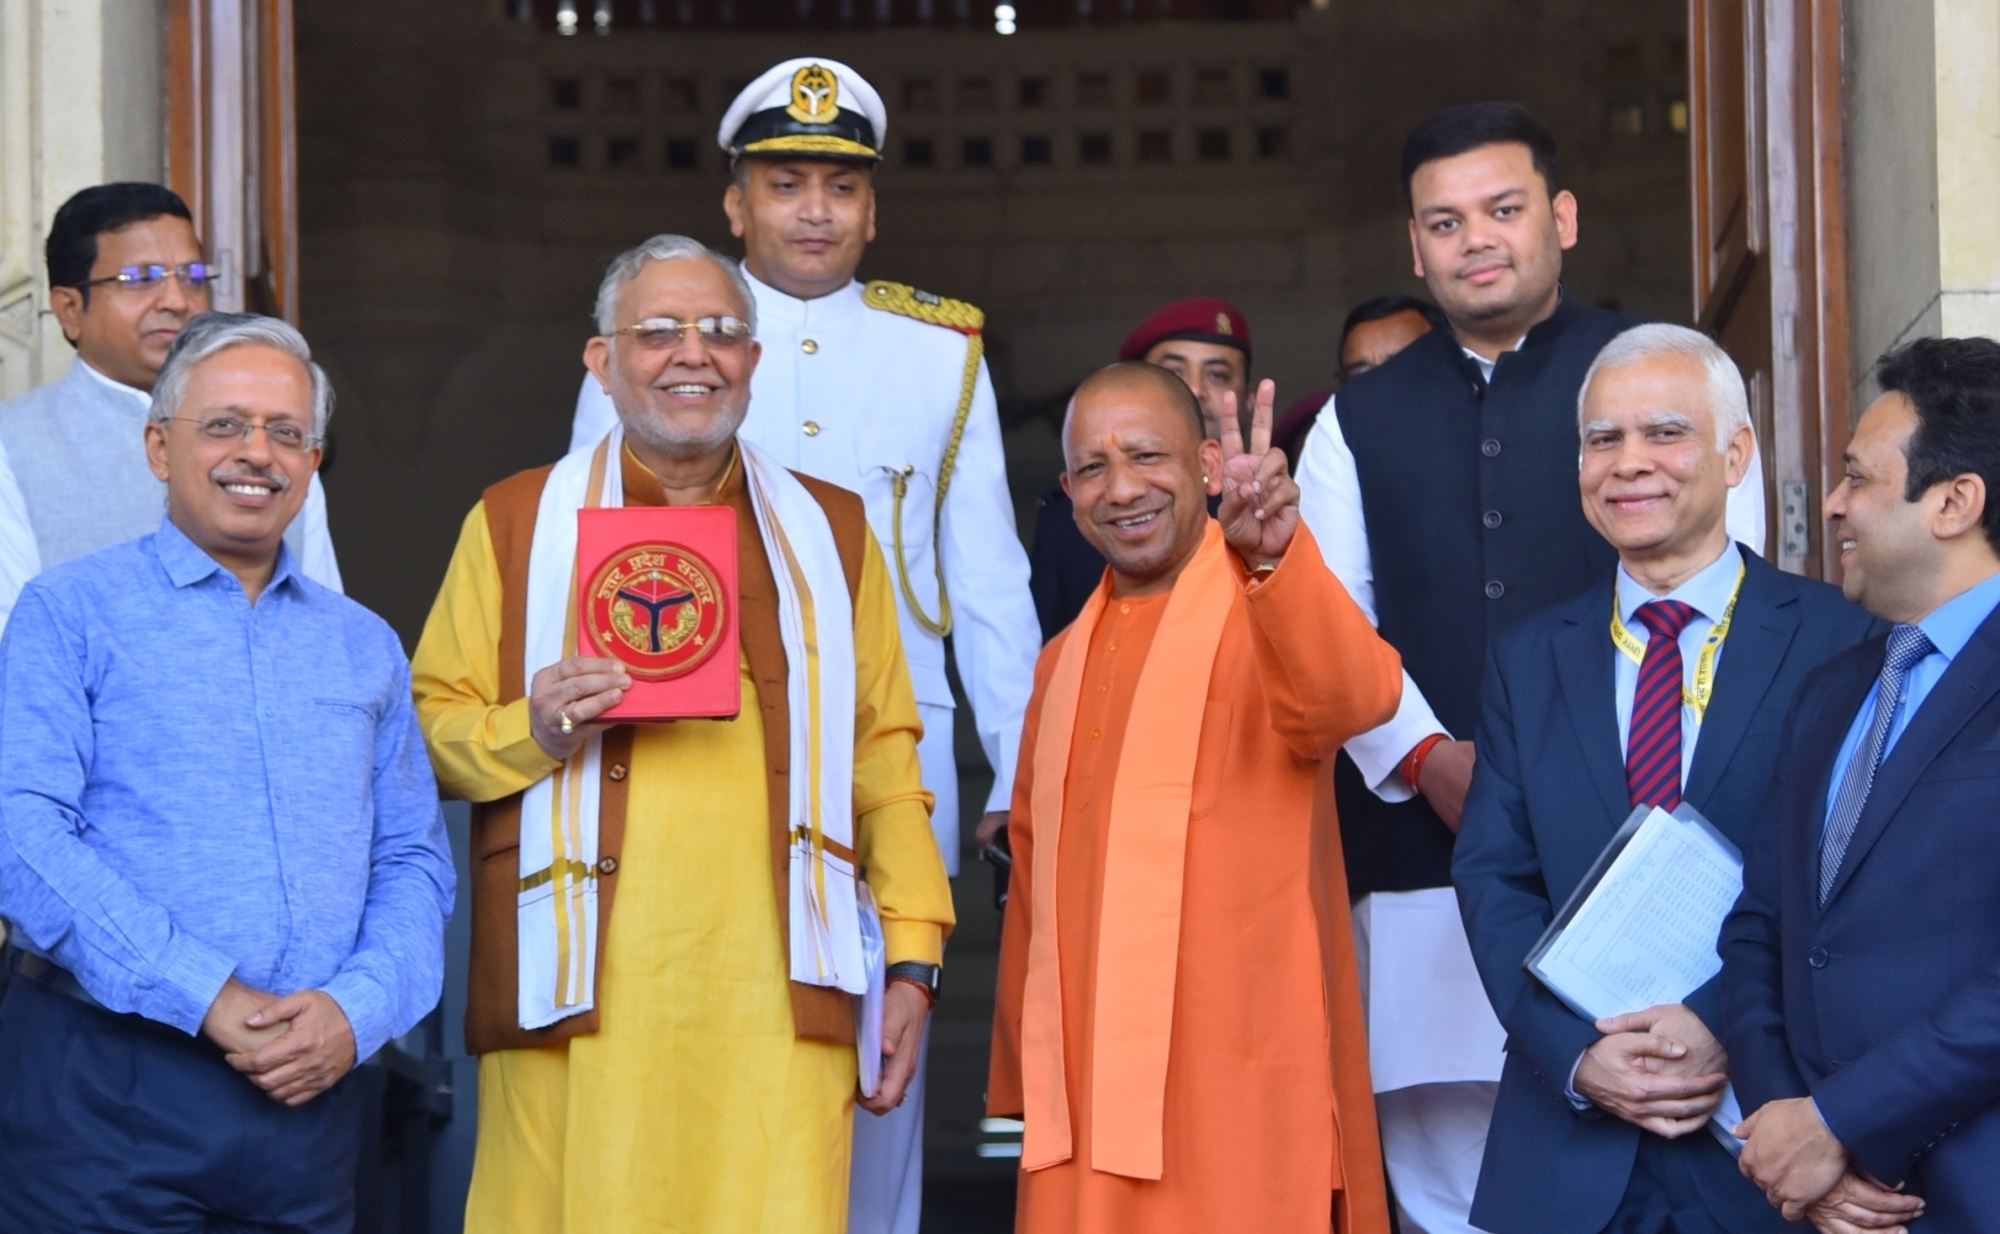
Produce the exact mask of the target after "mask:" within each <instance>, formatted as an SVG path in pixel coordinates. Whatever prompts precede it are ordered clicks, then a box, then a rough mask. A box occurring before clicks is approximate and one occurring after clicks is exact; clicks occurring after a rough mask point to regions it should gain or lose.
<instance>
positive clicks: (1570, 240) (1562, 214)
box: [1550, 189, 1577, 249]
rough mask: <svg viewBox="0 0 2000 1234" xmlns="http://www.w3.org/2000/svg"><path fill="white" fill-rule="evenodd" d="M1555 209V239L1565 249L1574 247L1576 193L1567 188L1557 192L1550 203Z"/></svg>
mask: <svg viewBox="0 0 2000 1234" xmlns="http://www.w3.org/2000/svg"><path fill="white" fill-rule="evenodd" d="M1550 204H1551V205H1552V206H1553V207H1554V209H1555V216H1556V240H1557V242H1558V243H1559V244H1561V245H1562V247H1564V248H1566V249H1570V248H1575V247H1576V235H1577V227H1576V195H1575V194H1573V193H1571V192H1570V191H1569V190H1568V189H1564V190H1563V191H1562V192H1560V193H1557V194H1556V196H1555V200H1554V201H1553V202H1551V203H1550Z"/></svg>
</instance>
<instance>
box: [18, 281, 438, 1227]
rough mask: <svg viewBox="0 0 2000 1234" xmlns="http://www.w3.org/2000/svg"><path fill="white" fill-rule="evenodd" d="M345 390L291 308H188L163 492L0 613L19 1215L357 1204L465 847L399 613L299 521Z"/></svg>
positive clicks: (80, 1219)
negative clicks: (296, 541) (334, 383)
mask: <svg viewBox="0 0 2000 1234" xmlns="http://www.w3.org/2000/svg"><path fill="white" fill-rule="evenodd" d="M331 401H332V400H331V392H330V391H329V389H328V388H327V384H326V378H325V375H324V374H323V373H322V372H321V371H320V369H319V368H318V366H316V365H314V364H313V363H312V361H311V354H310V352H309V351H308V349H307V347H306V344H305V340H304V339H303V338H301V337H299V335H298V333H297V331H295V330H293V329H292V328H291V327H289V326H287V325H285V324H284V323H282V322H278V321H274V320H272V319H269V318H262V317H254V316H250V315H246V314H220V313H215V314H206V315H203V316H200V317H196V318H194V319H193V320H192V321H191V322H190V323H189V324H188V325H187V326H186V328H185V329H183V330H182V331H181V332H180V334H179V337H178V338H177V339H176V340H175V343H174V347H173V350H172V352H171V353H170V355H169V357H168V359H167V362H166V367H165V368H164V369H163V371H162V373H161V377H160V381H159V383H158V385H157V387H156V389H155V392H154V397H153V405H152V412H151V417H150V419H149V421H148V423H147V425H146V448H147V457H148V459H149V461H150V463H151V465H152V468H153V471H154V473H155V474H156V475H157V476H158V477H159V478H160V479H161V480H162V481H164V482H165V484H166V487H167V517H166V519H165V520H164V521H162V522H161V523H160V524H159V528H158V530H157V531H155V532H154V533H153V534H151V535H149V536H145V537H142V538H140V539H138V540H134V541H131V542H129V543H125V544H120V545H116V546H114V547H111V548H108V549H103V550H101V551H98V552H95V553H92V554H89V555H86V556H84V557H80V558H78V559H76V560H74V561H72V562H69V563H67V564H65V565H61V566H58V567H56V568H54V569H52V570H49V571H47V572H46V573H44V574H42V575H41V576H39V577H38V578H36V579H35V580H33V581H32V582H30V583H29V585H28V586H27V588H26V589H25V590H24V591H23V592H22V595H21V598H20V601H19V604H18V605H17V606H16V608H15V611H14V614H13V617H12V619H11V621H10V622H9V624H8V627H7V631H6V635H5V638H4V640H0V914H4V915H5V916H6V917H7V918H8V919H10V920H11V921H12V922H13V923H14V925H15V927H16V933H15V939H14V941H15V942H16V943H17V944H19V945H21V946H22V948H23V949H24V950H23V952H22V953H21V954H20V955H19V956H17V957H16V959H15V961H14V963H15V977H14V980H13V981H12V982H11V983H10V984H9V986H8V989H7V994H6V1001H5V1003H4V1006H0V1092H4V1093H6V1094H7V1099H6V1100H4V1101H0V1229H8V1230H14V1229H33V1230H44V1229H49V1230H53V1229H93V1230H95V1229H107V1230H108V1229H118V1230H124V1229H148V1230H151V1229H168V1228H174V1229H179V1228H197V1229H211V1228H220V1226H221V1225H228V1227H229V1228H239V1227H255V1228H258V1229H285V1230H300V1231H314V1232H318V1231H344V1230H347V1229H350V1228H351V1226H352V1223H353V1208H354V1167H355V1163H356V1160H357V1157H358V1152H359V1133H360V1123H359V1114H360V1111H359V1108H358V1091H357V1090H356V1089H355V1088H354V1086H353V1085H351V1084H343V1083H341V1080H342V1078H343V1077H344V1076H345V1075H346V1074H347V1073H348V1072H349V1071H350V1070H351V1069H352V1068H353V1066H354V1064H355V1063H356V1062H357V1061H358V1060H360V1059H365V1058H366V1057H368V1056H369V1055H371V1054H373V1053H374V1052H375V1051H376V1050H378V1049H380V1048H381V1046H382V1045H383V1044H384V1043H385V1042H387V1041H388V1040H389V1039H390V1038H392V1037H394V1036H397V1035H399V1034H401V1033H404V1032H407V1031H408V1030H409V1029H410V1028H412V1027H413V1026H415V1024H416V1023H417V1021H418V1020H419V1019H421V1018H422V1017H423V1016H424V1015H425V1014H426V1013H427V1012H428V1011H429V1010H430V1009H431V1007H432V1006H433V1005H435V1003H436V1001H437V997H438V991H439V988H440V985H441V983H442V976H443V967H444V963H443V935H444V923H445V919H446V918H447V917H448V916H449V914H450V912H451V903H452V893H453V875H452V864H451V856H450V852H449V848H448V846H447V843H446V840H445V835H444V829H443V825H442V820H441V818H440V815H439V811H438V804H437V791H436V786H435V784H434V783H433V781H432V778H431V770H430V764H429V761H428V759H427V758H426V756H425V753H424V746H423V741H422V738H421V735H420V733H419V731H418V728H417V723H416V717H415V713H414V709H413V706H412V703H411V696H410V680H409V667H408V663H407V661H406V660H405V658H404V656H403V651H402V648H401V645H400V644H399V643H398V642H397V639H396V636H395V635H394V633H393V632H391V631H390V629H389V627H388V626H387V625H386V624H384V623H383V622H382V621H381V619H380V618H378V617H376V616H374V615H373V614H371V613H369V612H368V611H367V610H365V609H363V608H362V607H361V606H359V605H358V604H355V603H354V602H353V601H351V600H348V599H346V598H345V597H343V596H341V595H340V594H339V593H337V592H335V591H332V590H330V589H328V588H326V587H324V586H322V585H320V584H319V583H316V582H313V581H312V580H311V579H309V578H307V577H306V576H305V575H304V573H303V572H302V571H301V570H300V569H299V567H298V565H297V562H296V560H295V558H294V557H293V556H292V553H291V551H290V550H289V549H288V548H287V547H286V546H285V544H284V540H283V536H284V532H285V529H286V527H287V526H288V525H289V524H290V523H291V521H292V520H293V518H294V516H295V515H296V514H297V513H298V510H299V507H300V505H301V504H302V503H303V501H304V499H305V495H306V488H307V482H308V480H309V479H310V477H311V475H312V472H313V469H314V467H316V466H317V464H318V461H319V443H320V440H321V438H322V435H323V433H324V431H325V425H326V417H327V414H328V412H329V410H330V408H331ZM260 1090H261V1091H260Z"/></svg>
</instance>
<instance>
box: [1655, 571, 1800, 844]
mask: <svg viewBox="0 0 2000 1234" xmlns="http://www.w3.org/2000/svg"><path fill="white" fill-rule="evenodd" d="M1737 551H1738V552H1742V553H1743V556H1744V558H1745V560H1744V565H1743V592H1742V594H1741V595H1740V596H1738V597H1737V600H1736V614H1735V616H1734V617H1733V618H1731V620H1730V630H1729V637H1728V638H1727V639H1725V640H1724V641H1723V644H1722V657H1721V659H1720V661H1718V663H1717V666H1716V672H1715V694H1714V695H1713V696H1712V697H1711V698H1710V699H1709V700H1708V714H1707V715H1706V716H1705V717H1703V719H1702V723H1701V735H1700V736H1699V737H1697V738H1696V740H1695V745H1694V765H1693V766H1692V767H1690V768H1689V769H1688V781H1687V787H1686V789H1685V791H1683V792H1682V793H1681V796H1682V797H1683V798H1685V799H1686V800H1687V801H1688V803H1689V804H1691V805H1693V806H1694V807H1695V808H1696V809H1697V810H1699V809H1703V808H1705V807H1706V806H1707V804H1708V796H1709V794H1710V793H1712V792H1714V791H1715V786H1716V785H1717V784H1718V783H1720V782H1721V780H1722V773H1723V770H1724V769H1725V768H1727V767H1728V766H1729V760H1730V758H1731V757H1732V756H1733V755H1734V754H1735V753H1736V747H1737V745H1738V744H1739V743H1740V742H1741V741H1742V740H1743V733H1744V731H1745V730H1746V729H1748V728H1749V727H1750V721H1751V719H1752V717H1754V716H1755V715H1756V714H1757V708H1758V707H1759V706H1760V705H1762V703H1763V701H1764V695H1765V694H1767V693H1769V692H1770V689H1771V682H1772V681H1773V680H1775V679H1776V678H1777V676H1778V667H1779V665H1781V664H1783V663H1784V660H1785V653H1786V651H1787V650H1789V649H1790V648H1791V645H1792V637H1793V635H1795V634H1797V633H1798V628H1799V613H1798V592H1797V591H1795V590H1793V589H1792V588H1791V587H1790V586H1788V585H1787V584H1786V583H1785V582H1784V580H1783V579H1782V578H1780V577H1779V576H1778V571H1777V570H1776V569H1774V568H1773V567H1771V566H1769V565H1767V564H1765V562H1764V560H1763V559H1762V558H1760V557H1758V556H1757V555H1756V554H1754V553H1749V552H1744V551H1743V550H1742V549H1741V548H1739V549H1738V550H1737Z"/></svg>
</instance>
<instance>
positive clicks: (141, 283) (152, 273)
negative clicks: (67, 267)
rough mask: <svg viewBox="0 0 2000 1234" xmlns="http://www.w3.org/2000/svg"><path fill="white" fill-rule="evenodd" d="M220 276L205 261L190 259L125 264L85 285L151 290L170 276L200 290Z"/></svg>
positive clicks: (216, 269) (218, 270) (187, 286)
mask: <svg viewBox="0 0 2000 1234" xmlns="http://www.w3.org/2000/svg"><path fill="white" fill-rule="evenodd" d="M221 277H222V271H221V270H220V269H218V268H217V267H215V266H214V265H211V264H210V263H208V262H205V261H191V262H188V263H187V264H186V265H180V266H155V265H148V266H125V267H122V268H121V269H120V270H119V271H118V273H116V274H107V275H105V276H104V277H103V278H101V279H91V280H90V281H89V282H87V283H85V284H84V286H85V287H96V286H98V285H99V284H100V283H116V284H118V286H119V287H121V288H123V289H125V290H127V291H151V290H153V289H154V288H155V287H158V286H159V285H160V284H161V283H164V282H166V281H167V280H168V279H170V278H174V279H179V280H180V284H181V286H183V287H185V288H187V289H188V290H189V291H200V290H203V289H204V288H206V287H207V286H208V285H209V284H210V283H213V282H214V281H215V280H216V279H218V278H221Z"/></svg>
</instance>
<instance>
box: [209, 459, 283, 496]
mask: <svg viewBox="0 0 2000 1234" xmlns="http://www.w3.org/2000/svg"><path fill="white" fill-rule="evenodd" d="M208 478H209V479H211V480H213V481H215V482H216V483H217V484H241V483H243V482H244V481H246V480H262V481H264V482H266V483H268V484H269V485H270V486H271V487H272V488H274V489H276V490H277V491H278V492H280V493H282V492H284V491H285V490H287V489H289V488H291V487H292V478H291V477H290V476H288V475H286V474H285V473H284V472H282V471H279V470H278V469H277V468H275V467H258V466H256V465H254V464H251V463H243V464H238V465H232V466H228V467H217V468H216V469H215V470H214V471H211V472H209V473H208Z"/></svg>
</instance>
